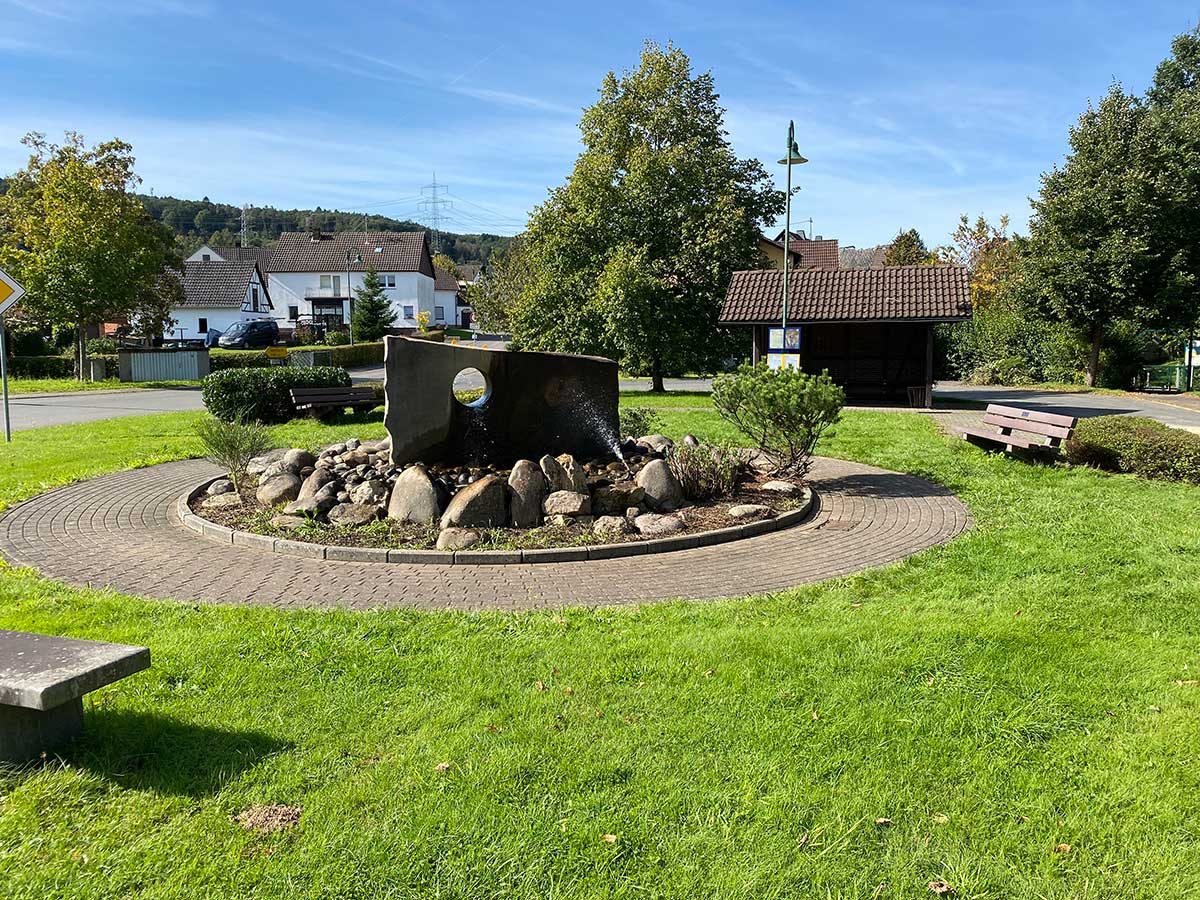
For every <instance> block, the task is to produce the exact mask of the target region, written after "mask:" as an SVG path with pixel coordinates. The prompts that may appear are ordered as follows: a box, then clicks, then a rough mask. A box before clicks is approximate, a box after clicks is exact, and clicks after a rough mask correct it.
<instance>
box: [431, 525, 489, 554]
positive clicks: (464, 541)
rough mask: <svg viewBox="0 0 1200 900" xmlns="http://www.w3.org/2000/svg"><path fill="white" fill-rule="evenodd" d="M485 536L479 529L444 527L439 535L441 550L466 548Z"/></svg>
mask: <svg viewBox="0 0 1200 900" xmlns="http://www.w3.org/2000/svg"><path fill="white" fill-rule="evenodd" d="M482 538H483V535H481V534H480V533H479V532H478V531H472V530H471V529H470V528H443V529H442V530H441V532H440V533H439V534H438V537H437V548H438V549H439V550H466V549H467V548H468V547H471V546H474V545H475V544H478V543H479V541H480V540H481V539H482Z"/></svg>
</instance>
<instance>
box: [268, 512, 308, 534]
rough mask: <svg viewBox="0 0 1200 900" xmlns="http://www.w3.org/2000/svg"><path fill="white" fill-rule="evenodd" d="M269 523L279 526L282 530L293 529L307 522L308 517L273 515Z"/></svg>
mask: <svg viewBox="0 0 1200 900" xmlns="http://www.w3.org/2000/svg"><path fill="white" fill-rule="evenodd" d="M271 524H272V525H273V526H275V527H276V528H281V529H283V530H284V531H295V530H296V529H297V528H301V527H303V526H304V525H307V524H308V519H306V518H304V516H289V515H282V516H275V517H273V518H272V519H271Z"/></svg>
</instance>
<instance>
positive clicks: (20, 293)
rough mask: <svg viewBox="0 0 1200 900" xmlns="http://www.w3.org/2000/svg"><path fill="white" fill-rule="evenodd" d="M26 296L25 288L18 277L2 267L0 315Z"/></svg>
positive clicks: (0, 270)
mask: <svg viewBox="0 0 1200 900" xmlns="http://www.w3.org/2000/svg"><path fill="white" fill-rule="evenodd" d="M24 296H25V288H23V287H21V285H20V283H19V282H18V281H17V279H15V278H13V277H12V276H11V275H9V274H8V273H7V272H5V271H4V270H3V269H0V316H2V315H4V314H5V313H6V312H8V311H9V310H10V309H12V308H13V307H14V306H16V304H17V301H18V300H20V299H21V298H22V297H24Z"/></svg>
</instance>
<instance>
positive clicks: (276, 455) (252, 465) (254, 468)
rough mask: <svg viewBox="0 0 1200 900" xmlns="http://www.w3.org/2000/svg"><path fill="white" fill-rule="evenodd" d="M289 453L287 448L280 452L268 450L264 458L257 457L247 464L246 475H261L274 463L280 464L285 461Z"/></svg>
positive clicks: (279, 450) (281, 449)
mask: <svg viewBox="0 0 1200 900" xmlns="http://www.w3.org/2000/svg"><path fill="white" fill-rule="evenodd" d="M285 453H287V448H286V447H281V448H279V449H278V450H268V451H267V452H266V453H264V454H263V455H262V456H256V457H254V459H252V460H250V462H248V463H247V464H246V473H247V474H248V475H261V474H262V473H263V472H264V471H265V470H266V468H267V466H269V465H271V463H273V462H278V461H279V460H281V459H283V455H284V454H285Z"/></svg>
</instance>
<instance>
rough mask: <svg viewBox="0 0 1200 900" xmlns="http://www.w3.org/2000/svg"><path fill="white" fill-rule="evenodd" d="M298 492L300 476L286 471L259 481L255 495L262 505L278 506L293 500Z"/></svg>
mask: <svg viewBox="0 0 1200 900" xmlns="http://www.w3.org/2000/svg"><path fill="white" fill-rule="evenodd" d="M299 494H300V476H299V475H293V474H291V473H290V472H286V473H284V474H282V475H276V476H275V477H274V478H269V479H267V480H266V481H264V482H261V483H260V484H259V486H258V490H257V491H256V492H255V496H256V497H258V502H259V503H261V504H262V505H263V506H278V505H279V504H281V503H288V502H290V501H292V500H295V499H296V497H297V496H298V495H299Z"/></svg>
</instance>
